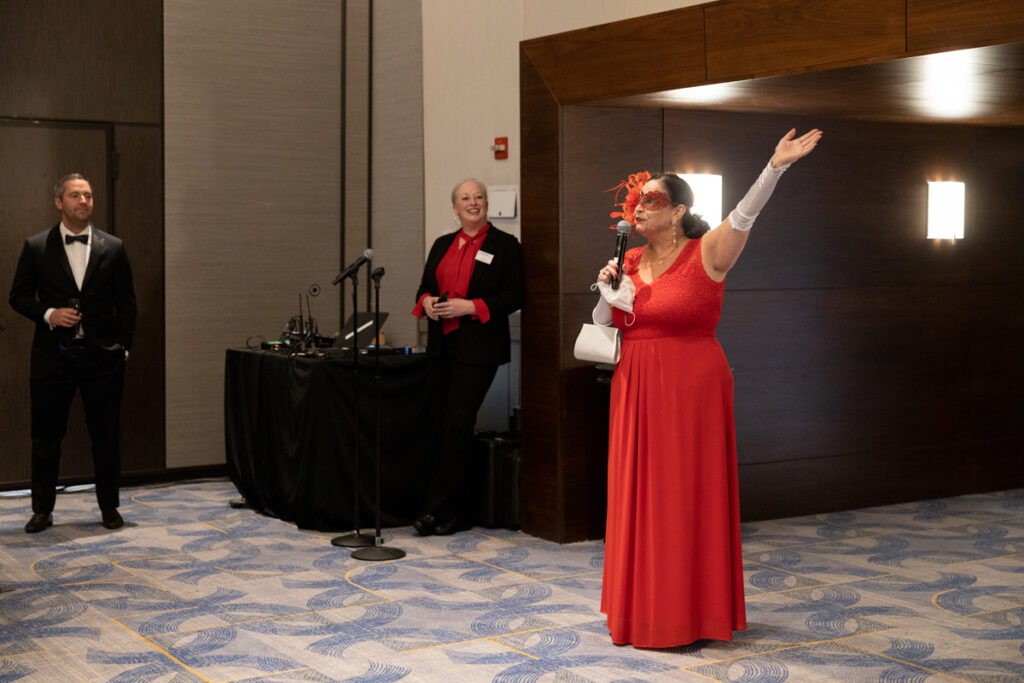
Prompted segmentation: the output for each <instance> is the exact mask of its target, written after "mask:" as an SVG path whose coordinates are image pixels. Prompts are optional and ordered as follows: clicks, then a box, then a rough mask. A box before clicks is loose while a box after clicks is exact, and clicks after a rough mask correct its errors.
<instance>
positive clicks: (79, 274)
mask: <svg viewBox="0 0 1024 683" xmlns="http://www.w3.org/2000/svg"><path fill="white" fill-rule="evenodd" d="M74 234H75V233H73V232H71V231H70V230H68V226H66V225H64V221H61V223H60V243H61V245H63V247H64V253H65V254H67V257H68V263H70V264H71V274H72V275H73V276H74V277H75V286H76V287H78V291H82V281H83V280H84V279H85V269H86V267H87V266H88V265H89V254H90V252H91V251H92V223H90V224H89V226H88V227H87V228H86V229H85V230H83V231H82V232H81V234H82V235H85V236H86V237H88V238H89V243H88V244H82V243H81V242H72V243H71V244H68V243H67V240H65V239H64V237H65V235H74ZM55 310H56V309H54V308H48V309H46V313H45V314H43V319H44V320H46V324H48V325H50V329H51V330H52V329H53V325H52V324H50V315H51V314H52V313H53V312H54V311H55Z"/></svg>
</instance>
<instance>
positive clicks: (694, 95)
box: [665, 83, 739, 104]
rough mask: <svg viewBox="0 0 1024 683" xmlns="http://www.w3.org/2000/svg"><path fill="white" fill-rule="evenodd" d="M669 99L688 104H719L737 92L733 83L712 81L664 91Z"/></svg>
mask: <svg viewBox="0 0 1024 683" xmlns="http://www.w3.org/2000/svg"><path fill="white" fill-rule="evenodd" d="M665 94H666V95H667V96H668V97H669V99H671V100H674V101H676V102H683V103H690V104H720V103H722V102H727V101H729V100H731V99H733V98H734V97H736V96H737V95H738V94H739V89H738V88H737V87H736V85H735V84H734V83H712V84H711V85H697V86H694V87H692V88H679V89H677V90H669V91H668V92H667V93H665Z"/></svg>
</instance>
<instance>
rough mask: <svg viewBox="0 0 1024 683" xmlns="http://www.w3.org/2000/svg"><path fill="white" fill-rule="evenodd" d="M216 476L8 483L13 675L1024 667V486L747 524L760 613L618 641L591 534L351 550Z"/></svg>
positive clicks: (611, 674) (701, 675)
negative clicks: (665, 641) (52, 506)
mask: <svg viewBox="0 0 1024 683" xmlns="http://www.w3.org/2000/svg"><path fill="white" fill-rule="evenodd" d="M237 496H238V494H237V492H236V491H235V490H234V487H233V486H232V485H231V483H230V482H228V481H226V480H207V481H200V482H190V483H183V484H177V485H173V486H153V487H142V488H135V489H127V490H124V491H122V501H123V504H122V507H121V512H122V514H123V515H124V517H125V521H126V522H127V524H126V526H125V527H124V528H122V529H120V530H118V531H107V530H105V529H103V528H102V527H101V526H100V525H99V511H98V510H97V509H96V503H95V497H94V495H93V493H92V492H91V491H86V492H77V493H64V494H62V495H60V496H58V499H57V509H56V511H55V513H54V522H55V525H54V526H53V527H52V528H51V529H49V530H47V531H45V532H43V533H40V534H34V535H29V534H26V533H24V531H23V530H22V527H23V525H24V523H25V522H26V521H27V519H28V517H29V516H30V504H29V500H28V498H27V497H11V496H4V497H0V590H2V591H4V592H0V681H17V680H22V681H47V682H50V681H132V682H136V681H168V682H171V681H173V682H174V683H185V682H187V681H219V682H223V681H253V682H255V681H444V682H446V683H447V682H449V681H503V682H504V681H509V682H512V681H515V682H520V681H524V682H525V681H559V682H571V683H576V682H586V681H666V680H673V681H676V680H678V681H707V680H713V681H744V682H747V681H750V682H754V681H757V682H761V681H765V682H767V681H893V682H896V681H900V682H916V681H965V680H966V681H1020V680H1022V679H1024V490H1020V491H1008V492H1003V493H996V494H987V495H976V496H964V497H959V498H950V499H945V500H935V501H926V502H921V503H912V504H905V505H894V506H889V507H882V508H872V509H866V510H856V511H852V512H845V513H838V514H829V515H818V516H809V517H800V518H792V519H782V520H774V521H770V522H758V523H755V524H748V525H745V526H744V552H745V560H746V576H747V616H748V620H749V622H750V628H749V630H747V631H745V632H742V633H738V634H737V638H736V640H735V641H733V642H731V643H723V642H708V641H702V642H699V643H695V644H693V645H690V646H687V647H682V648H676V649H672V650H640V649H634V648H631V647H617V646H615V645H612V643H611V642H610V640H609V638H608V633H607V630H606V628H605V625H604V620H603V618H602V615H601V614H600V613H599V612H598V604H599V599H600V590H601V560H602V544H601V542H599V541H595V542H586V543H576V544H570V545H557V544H553V543H549V542H547V541H542V540H540V539H537V538H532V537H530V536H528V535H525V534H522V533H518V532H513V531H504V530H490V529H474V530H471V531H466V532H462V533H459V534H456V535H454V536H450V537H446V538H439V537H431V538H421V537H419V536H417V535H416V534H415V533H414V532H413V531H412V530H411V528H399V529H392V530H388V531H387V533H386V539H385V540H386V543H387V545H388V546H391V547H396V548H401V549H403V550H405V551H406V552H407V553H408V554H407V556H406V557H405V558H403V559H400V560H396V561H393V562H383V563H381V562H361V561H359V560H354V559H352V558H351V557H350V556H349V554H350V553H349V551H348V550H345V549H343V548H337V547H335V546H332V545H331V544H330V538H331V536H332V535H331V534H325V533H316V532H307V531H299V530H297V529H296V528H295V527H294V526H293V525H291V524H287V523H284V522H280V521H278V520H275V519H271V518H267V517H262V516H260V515H257V514H254V513H253V512H251V511H249V510H239V509H232V508H231V507H229V506H228V504H227V501H228V500H230V499H232V498H237Z"/></svg>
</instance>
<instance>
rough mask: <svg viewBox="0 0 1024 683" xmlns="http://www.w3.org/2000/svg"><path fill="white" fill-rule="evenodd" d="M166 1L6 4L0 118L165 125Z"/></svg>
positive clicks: (0, 29) (0, 20) (0, 40)
mask: <svg viewBox="0 0 1024 683" xmlns="http://www.w3.org/2000/svg"><path fill="white" fill-rule="evenodd" d="M162 36H163V2H162V0H104V1H103V2H81V1H80V0H44V1H40V0H4V2H3V7H2V16H0V65H2V66H0V75H2V79H3V80H2V82H3V87H2V88H0V116H8V117H24V118H41V119H62V120H75V121H119V122H128V121H131V122H136V123H157V124H158V123H160V122H161V120H162V118H163V78H162V74H163V39H162Z"/></svg>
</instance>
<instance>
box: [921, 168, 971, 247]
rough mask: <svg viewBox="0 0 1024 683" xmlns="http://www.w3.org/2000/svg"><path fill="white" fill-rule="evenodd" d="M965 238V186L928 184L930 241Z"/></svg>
mask: <svg viewBox="0 0 1024 683" xmlns="http://www.w3.org/2000/svg"><path fill="white" fill-rule="evenodd" d="M963 238H964V184H963V183H959V182H950V181H942V182H938V181H929V182H928V239H932V240H962V239H963Z"/></svg>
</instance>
